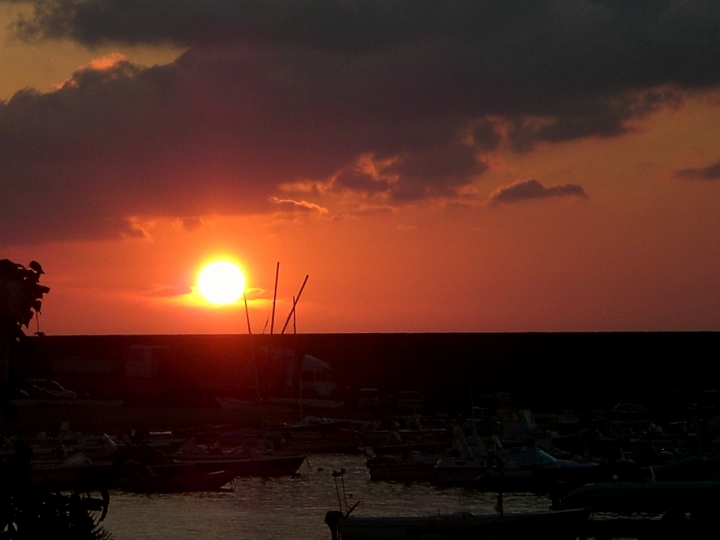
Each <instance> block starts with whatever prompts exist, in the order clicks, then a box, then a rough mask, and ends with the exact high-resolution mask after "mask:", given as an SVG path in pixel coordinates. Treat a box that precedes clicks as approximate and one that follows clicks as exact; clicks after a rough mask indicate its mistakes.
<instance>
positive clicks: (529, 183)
mask: <svg viewBox="0 0 720 540" xmlns="http://www.w3.org/2000/svg"><path fill="white" fill-rule="evenodd" d="M550 197H579V198H583V199H586V198H588V195H587V193H585V190H584V189H583V188H582V187H581V186H578V185H576V184H565V185H563V186H545V185H543V184H541V183H540V182H538V181H537V180H533V179H531V180H521V181H518V182H515V183H514V184H510V185H509V186H505V187H501V188H498V189H496V190H495V191H494V192H493V193H492V195H490V198H489V199H488V202H489V203H490V204H493V205H495V204H512V203H516V202H522V201H529V200H533V199H547V198H550Z"/></svg>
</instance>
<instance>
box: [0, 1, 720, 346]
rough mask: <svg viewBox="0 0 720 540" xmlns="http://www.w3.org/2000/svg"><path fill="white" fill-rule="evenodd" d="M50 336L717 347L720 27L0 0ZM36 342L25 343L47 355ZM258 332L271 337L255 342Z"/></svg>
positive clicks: (666, 4) (21, 173)
mask: <svg viewBox="0 0 720 540" xmlns="http://www.w3.org/2000/svg"><path fill="white" fill-rule="evenodd" d="M0 38H1V45H0V47H1V48H0V189H1V192H0V259H2V258H8V259H11V260H13V261H15V262H19V263H22V264H28V263H29V262H30V261H31V260H37V261H39V262H40V263H41V264H42V266H43V268H44V270H45V272H46V274H45V275H44V276H43V277H42V280H41V282H42V283H44V284H45V285H48V286H49V287H51V291H50V293H49V294H48V295H47V296H46V299H45V303H44V305H43V311H42V316H41V318H40V329H41V330H42V331H44V332H46V333H48V334H124V333H132V334H139V333H142V334H150V333H153V334H154V333H171V334H175V333H234V332H243V333H244V332H246V331H247V330H246V324H245V314H244V310H243V306H242V301H239V302H237V303H235V304H232V305H230V306H225V307H218V306H213V305H211V304H209V303H208V302H206V301H204V300H202V299H200V298H199V295H198V293H197V287H196V284H197V277H198V273H199V272H200V270H201V269H202V267H203V266H204V265H205V264H207V263H208V262H211V261H214V260H219V259H226V260H230V261H233V262H236V263H237V264H239V265H240V266H241V267H242V269H243V271H244V273H245V276H246V279H247V295H248V302H249V306H250V317H251V321H252V325H253V331H255V332H257V333H260V332H262V331H263V329H264V327H265V324H266V321H267V320H268V316H269V315H270V307H271V301H272V295H273V284H274V279H275V266H276V263H277V262H278V261H279V262H280V283H279V288H278V298H279V303H278V307H277V315H276V322H275V325H276V329H277V327H279V326H282V323H283V322H284V320H285V318H286V317H287V315H288V313H289V309H290V306H291V304H292V297H293V295H297V293H298V291H299V289H300V286H301V284H302V282H303V279H304V278H305V276H306V275H309V279H308V282H307V285H306V287H305V289H304V291H303V293H302V298H301V300H300V302H299V304H298V313H297V329H298V331H299V332H304V333H305V332H448V331H459V332H486V331H503V332H506V331H508V332H514V331H616V330H627V331H635V330H651V331H655V330H658V331H660V330H720V2H717V0H707V1H680V0H672V1H671V0H652V1H636V2H625V1H617V0H606V1H602V0H597V1H593V0H538V1H534V2H528V1H527V0H522V1H516V0H473V1H470V0H455V1H453V0H435V1H433V0H307V1H303V0H144V1H140V0H133V1H131V0H35V1H22V0H0ZM36 329H37V328H36V326H35V322H33V324H32V325H31V328H30V332H34V331H35V330H36ZM265 332H266V333H267V332H269V326H267V328H266V329H265Z"/></svg>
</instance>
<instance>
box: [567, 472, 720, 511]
mask: <svg viewBox="0 0 720 540" xmlns="http://www.w3.org/2000/svg"><path fill="white" fill-rule="evenodd" d="M561 504H562V508H564V509H571V508H588V509H590V510H592V511H594V512H614V513H620V514H630V513H636V512H644V513H654V514H663V513H665V512H667V511H668V510H674V509H682V510H684V511H686V512H691V513H692V512H695V513H698V511H701V510H704V509H706V508H712V509H714V508H717V506H718V504H720V482H717V481H698V482H685V481H654V480H650V481H647V482H603V483H599V484H588V485H586V486H582V487H580V488H578V489H576V490H574V491H571V492H570V493H568V494H567V495H565V496H564V497H562V502H561Z"/></svg>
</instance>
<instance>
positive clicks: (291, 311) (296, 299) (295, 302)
mask: <svg viewBox="0 0 720 540" xmlns="http://www.w3.org/2000/svg"><path fill="white" fill-rule="evenodd" d="M309 277H310V275H309V274H308V275H306V276H305V280H304V281H303V282H302V286H301V287H300V292H298V295H297V298H295V297H293V305H292V309H291V310H290V313H288V316H287V319H285V324H284V325H283V328H282V331H281V332H280V334H284V333H285V329H286V328H287V325H288V323H289V322H290V317H292V316H293V314H294V313H295V306H297V303H298V302H299V301H300V295H302V292H303V289H304V288H305V284H306V283H307V280H308V278H309Z"/></svg>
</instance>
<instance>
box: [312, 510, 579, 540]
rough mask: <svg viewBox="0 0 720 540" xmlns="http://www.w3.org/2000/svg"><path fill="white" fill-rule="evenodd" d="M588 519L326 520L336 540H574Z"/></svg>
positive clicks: (552, 515)
mask: <svg viewBox="0 0 720 540" xmlns="http://www.w3.org/2000/svg"><path fill="white" fill-rule="evenodd" d="M587 519H588V512H587V511H585V510H560V511H544V512H520V513H508V514H487V515H475V514H471V513H469V512H458V513H454V514H439V515H434V516H426V517H355V516H346V515H344V514H343V513H342V512H339V511H337V510H335V511H331V512H328V513H327V514H326V516H325V522H326V523H327V524H328V527H330V531H331V533H332V538H333V540H337V539H338V538H341V539H342V540H400V539H410V538H424V539H435V540H449V539H465V538H467V539H470V538H483V539H500V538H502V539H509V538H518V539H520V538H544V537H548V538H550V537H552V538H554V539H563V538H568V539H569V538H573V539H574V538H577V537H578V536H580V535H581V533H582V531H583V530H584V528H585V526H586V523H587Z"/></svg>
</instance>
